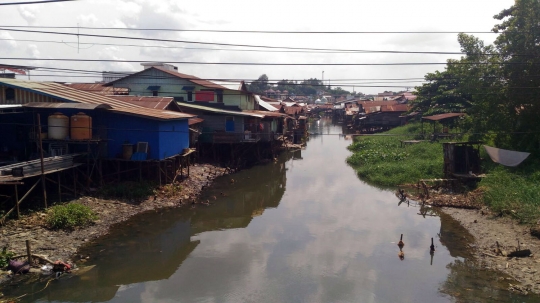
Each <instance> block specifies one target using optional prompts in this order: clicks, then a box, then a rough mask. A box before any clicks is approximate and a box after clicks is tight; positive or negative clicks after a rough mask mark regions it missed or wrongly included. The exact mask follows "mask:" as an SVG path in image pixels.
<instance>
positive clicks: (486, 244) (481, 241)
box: [442, 207, 540, 294]
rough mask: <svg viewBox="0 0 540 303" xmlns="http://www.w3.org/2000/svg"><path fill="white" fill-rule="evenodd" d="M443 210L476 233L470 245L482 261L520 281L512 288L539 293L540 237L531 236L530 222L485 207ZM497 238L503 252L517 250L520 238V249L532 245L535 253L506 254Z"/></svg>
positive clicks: (523, 291)
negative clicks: (517, 221) (496, 212)
mask: <svg viewBox="0 0 540 303" xmlns="http://www.w3.org/2000/svg"><path fill="white" fill-rule="evenodd" d="M442 210H443V211H444V212H445V213H447V214H449V215H450V216H452V217H453V218H454V219H455V220H457V221H459V222H460V223H461V224H462V225H463V226H464V227H465V228H466V229H467V230H468V231H469V232H470V233H471V234H472V235H473V236H474V238H475V243H474V245H472V246H471V249H472V250H473V253H474V255H475V257H476V260H477V261H478V262H479V265H481V266H482V267H483V268H486V269H493V270H496V271H499V272H502V273H505V274H507V275H509V276H511V277H512V278H514V279H515V280H516V281H519V282H520V284H519V285H513V284H511V285H510V287H509V290H511V291H516V292H520V293H523V294H527V293H528V292H533V293H537V294H538V293H540V240H539V239H538V238H536V237H534V236H531V234H530V226H527V225H519V224H517V223H516V222H515V221H514V220H513V219H512V218H509V217H499V216H497V215H496V214H493V213H491V212H490V211H489V210H487V209H486V208H482V209H475V210H473V209H460V208H449V207H443V208H442ZM497 241H498V242H499V245H500V250H501V251H503V253H504V252H506V253H511V252H513V251H515V250H516V249H517V248H518V241H519V249H521V250H525V249H529V250H530V251H531V253H532V256H530V257H524V258H509V257H504V256H502V255H500V254H499V253H497V244H496V242H497ZM500 279H503V278H502V277H501V278H500ZM510 283H512V282H510Z"/></svg>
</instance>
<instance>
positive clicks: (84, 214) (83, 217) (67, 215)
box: [45, 203, 98, 229]
mask: <svg viewBox="0 0 540 303" xmlns="http://www.w3.org/2000/svg"><path fill="white" fill-rule="evenodd" d="M97 218H98V216H97V215H96V213H94V211H92V210H91V209H90V208H89V207H88V206H85V205H82V204H79V203H68V204H65V205H55V206H53V207H51V208H50V209H49V210H48V212H47V217H46V218H45V220H46V222H47V225H48V226H49V227H50V228H52V229H73V228H75V227H84V226H88V225H90V224H92V223H93V222H94V221H95V220H97Z"/></svg>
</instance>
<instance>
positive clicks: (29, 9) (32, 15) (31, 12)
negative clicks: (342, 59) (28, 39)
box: [18, 5, 38, 24]
mask: <svg viewBox="0 0 540 303" xmlns="http://www.w3.org/2000/svg"><path fill="white" fill-rule="evenodd" d="M18 10H19V14H20V15H21V17H23V19H24V20H26V22H27V23H28V24H34V22H35V21H36V19H37V16H36V14H37V12H38V6H31V5H21V6H18Z"/></svg>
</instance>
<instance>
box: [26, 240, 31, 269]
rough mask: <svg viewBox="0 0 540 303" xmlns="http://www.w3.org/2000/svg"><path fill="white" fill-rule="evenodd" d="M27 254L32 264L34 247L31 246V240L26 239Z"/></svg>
mask: <svg viewBox="0 0 540 303" xmlns="http://www.w3.org/2000/svg"><path fill="white" fill-rule="evenodd" d="M26 255H27V257H28V264H30V266H32V249H31V248H30V240H26Z"/></svg>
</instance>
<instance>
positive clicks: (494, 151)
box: [484, 145, 530, 167]
mask: <svg viewBox="0 0 540 303" xmlns="http://www.w3.org/2000/svg"><path fill="white" fill-rule="evenodd" d="M484 148H485V149H486V152H487V153H488V155H489V157H490V158H491V160H493V162H495V163H499V164H502V165H504V166H511V167H515V166H518V165H519V164H520V163H521V162H523V161H524V160H525V159H527V157H528V156H529V155H530V153H525V152H519V151H513V150H507V149H502V148H496V147H491V146H487V145H484Z"/></svg>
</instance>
